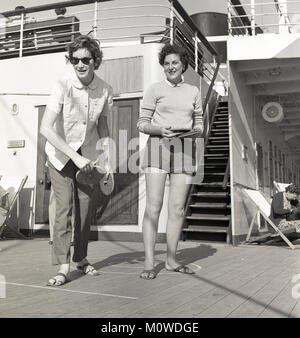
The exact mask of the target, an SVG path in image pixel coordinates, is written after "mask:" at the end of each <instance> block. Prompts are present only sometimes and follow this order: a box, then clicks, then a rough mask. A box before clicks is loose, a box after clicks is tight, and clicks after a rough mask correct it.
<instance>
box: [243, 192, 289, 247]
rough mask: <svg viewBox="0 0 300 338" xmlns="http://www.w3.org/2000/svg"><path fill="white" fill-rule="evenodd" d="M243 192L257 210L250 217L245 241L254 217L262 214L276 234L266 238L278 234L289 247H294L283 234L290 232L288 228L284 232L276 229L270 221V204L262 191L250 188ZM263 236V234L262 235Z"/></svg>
mask: <svg viewBox="0 0 300 338" xmlns="http://www.w3.org/2000/svg"><path fill="white" fill-rule="evenodd" d="M244 191H245V193H246V194H247V195H248V197H249V198H250V199H251V200H252V202H253V203H254V204H255V205H256V207H257V211H256V213H255V215H254V216H253V218H252V221H251V223H250V228H249V231H248V234H247V238H246V243H247V242H249V239H250V236H251V232H252V230H253V226H254V222H255V219H256V218H257V215H259V214H260V215H262V216H263V218H264V219H265V220H266V221H267V222H268V223H269V224H270V225H271V227H272V228H273V229H274V230H275V231H276V233H277V234H275V235H274V234H272V235H268V238H270V239H272V238H273V239H274V238H275V237H278V235H279V236H280V237H281V238H282V239H283V240H284V241H285V242H286V244H287V245H288V246H289V247H290V248H291V249H295V246H294V245H293V244H292V243H291V242H290V241H289V240H288V238H287V237H286V236H285V235H284V233H285V234H287V233H291V231H290V230H288V231H284V233H283V232H282V231H280V230H279V229H278V227H277V226H276V225H275V224H274V223H273V222H272V221H271V219H270V218H269V216H270V214H271V205H270V203H269V202H268V201H267V200H266V199H265V197H264V196H263V195H262V193H261V192H260V191H258V190H251V189H244ZM262 237H264V236H262ZM265 237H266V236H265Z"/></svg>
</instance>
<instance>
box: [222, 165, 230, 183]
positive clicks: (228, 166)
mask: <svg viewBox="0 0 300 338" xmlns="http://www.w3.org/2000/svg"><path fill="white" fill-rule="evenodd" d="M229 173H230V160H229V159H228V161H227V165H226V170H225V175H224V179H223V184H222V188H223V189H226V187H227V184H228V180H229Z"/></svg>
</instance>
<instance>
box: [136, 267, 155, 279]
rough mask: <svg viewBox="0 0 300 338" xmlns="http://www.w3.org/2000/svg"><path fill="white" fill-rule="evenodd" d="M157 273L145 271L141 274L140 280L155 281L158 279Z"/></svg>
mask: <svg viewBox="0 0 300 338" xmlns="http://www.w3.org/2000/svg"><path fill="white" fill-rule="evenodd" d="M156 275H157V273H156V271H154V270H153V269H152V270H143V271H142V272H141V274H140V278H142V279H154V278H156Z"/></svg>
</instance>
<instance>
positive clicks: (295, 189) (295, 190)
mask: <svg viewBox="0 0 300 338" xmlns="http://www.w3.org/2000/svg"><path fill="white" fill-rule="evenodd" d="M285 191H286V192H290V193H291V194H297V195H299V188H298V186H297V185H296V184H294V183H292V184H290V185H288V186H287V187H286V188H285Z"/></svg>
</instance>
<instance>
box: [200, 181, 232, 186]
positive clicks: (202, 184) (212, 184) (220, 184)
mask: <svg viewBox="0 0 300 338" xmlns="http://www.w3.org/2000/svg"><path fill="white" fill-rule="evenodd" d="M199 186H201V187H205V186H209V187H223V182H203V183H201V184H199ZM227 187H230V184H229V183H227Z"/></svg>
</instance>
